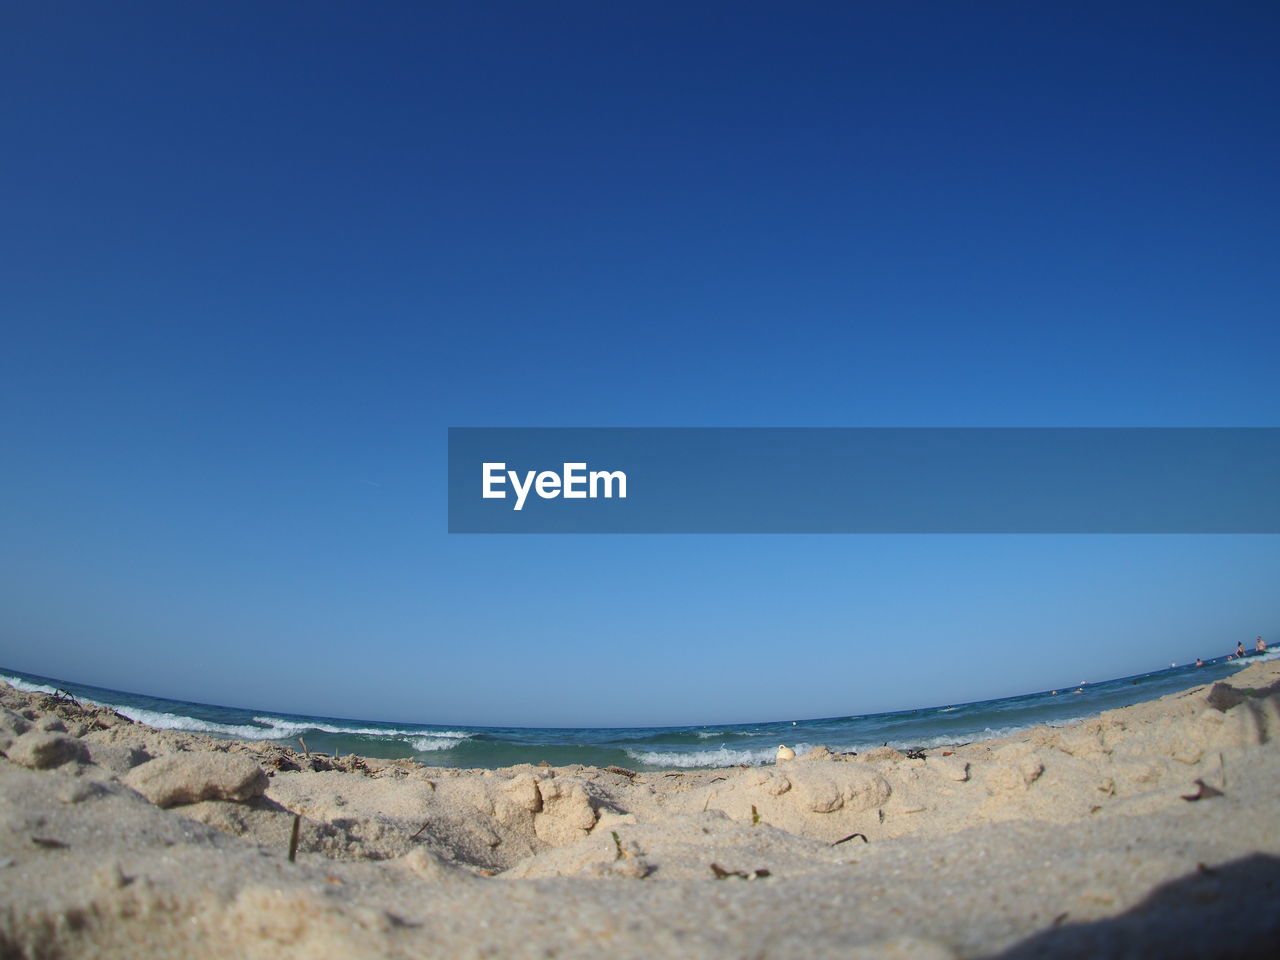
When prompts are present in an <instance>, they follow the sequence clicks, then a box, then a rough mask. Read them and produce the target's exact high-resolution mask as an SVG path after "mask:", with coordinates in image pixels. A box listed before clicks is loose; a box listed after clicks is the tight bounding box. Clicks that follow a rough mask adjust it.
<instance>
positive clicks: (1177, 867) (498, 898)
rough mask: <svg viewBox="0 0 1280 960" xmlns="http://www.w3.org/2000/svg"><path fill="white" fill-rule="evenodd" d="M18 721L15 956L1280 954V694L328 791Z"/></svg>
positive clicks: (287, 770)
mask: <svg viewBox="0 0 1280 960" xmlns="http://www.w3.org/2000/svg"><path fill="white" fill-rule="evenodd" d="M0 707H3V709H2V710H0V751H3V758H0V957H6V958H7V957H31V958H37V957H38V958H55V957H88V956H92V957H139V958H148V957H160V956H183V957H193V958H202V957H219V958H220V957H227V956H237V957H273V958H274V957H307V958H324V957H353V956H354V957H360V956H369V957H438V956H449V957H493V956H498V957H508V956H511V957H552V956H554V957H577V956H582V957H586V956H592V957H595V956H600V955H601V954H604V953H606V952H607V954H608V955H609V956H611V957H652V956H674V957H713V956H714V957H726V956H729V957H739V956H741V957H753V958H757V957H760V958H762V957H833V956H840V957H854V958H857V957H903V958H908V957H909V958H946V957H988V956H1000V957H1024V956H1025V957H1028V958H1030V957H1079V956H1090V957H1093V956H1097V957H1107V956H1115V957H1132V956H1159V957H1204V956H1215V957H1217V956H1222V957H1252V956H1258V957H1262V956H1266V957H1270V956H1272V955H1273V954H1274V944H1275V943H1276V938H1277V937H1278V936H1280V750H1277V738H1280V664H1273V663H1261V664H1257V665H1255V666H1251V667H1249V668H1247V669H1245V670H1243V671H1241V672H1240V673H1238V674H1236V675H1235V676H1234V677H1233V678H1232V679H1231V681H1230V683H1229V684H1222V683H1219V684H1215V685H1214V686H1213V687H1212V688H1210V687H1197V688H1194V689H1191V690H1188V691H1185V692H1183V693H1179V694H1174V695H1171V696H1168V697H1164V698H1162V699H1160V700H1156V701H1152V702H1149V703H1143V704H1137V705H1135V706H1132V707H1126V708H1124V709H1122V710H1115V711H1110V712H1107V713H1104V714H1100V715H1099V716H1096V717H1094V718H1091V719H1088V720H1085V721H1082V722H1078V723H1075V724H1071V725H1069V726H1065V727H1058V728H1049V727H1040V728H1036V729H1033V730H1031V731H1028V732H1026V733H1023V734H1019V735H1016V736H1013V737H1008V738H1003V739H999V740H991V741H984V742H980V743H974V744H969V745H964V746H956V747H952V748H937V749H931V750H926V751H924V752H923V754H922V755H920V756H917V757H907V756H904V755H903V754H901V753H898V752H897V751H894V750H890V749H880V750H875V751H871V752H870V753H866V754H863V755H860V756H848V755H833V754H831V753H829V752H827V751H826V750H824V749H821V748H819V749H818V750H815V751H813V752H812V753H810V754H806V755H801V756H798V757H795V758H794V759H787V760H780V761H779V762H778V763H776V764H774V765H771V766H764V767H753V768H740V767H733V768H728V769H723V770H698V771H672V772H668V773H661V772H658V773H635V772H632V771H628V770H622V769H620V768H610V769H607V770H602V769H597V768H592V767H581V766H575V767H550V766H528V765H524V766H520V767H512V768H507V769H502V770H494V771H484V770H453V769H439V768H431V767H425V766H422V765H420V764H417V763H413V762H410V761H387V760H374V759H362V758H358V757H342V758H340V759H336V760H335V759H334V758H329V757H322V756H318V755H314V754H313V755H306V754H303V753H301V752H300V751H294V750H290V749H287V748H284V747H280V746H278V745H274V744H263V743H241V742H235V741H226V740H215V739H211V738H208V737H204V736H200V735H196V734H182V733H175V732H173V731H160V730H154V729H150V728H148V727H145V726H142V725H140V724H135V723H132V722H130V721H128V720H125V719H124V718H121V717H119V716H117V715H115V714H113V713H111V712H110V711H108V710H105V709H101V708H93V707H91V706H77V705H76V704H73V703H69V702H63V701H59V700H57V699H55V698H53V697H49V696H45V695H41V694H32V693H24V692H20V691H17V690H14V689H12V688H10V687H7V686H5V685H3V684H0ZM295 824H296V825H297V840H296V856H295V859H293V860H290V858H289V850H290V845H291V838H292V836H293V832H294V828H295ZM850 837H851V839H846V838H850ZM838 841H843V842H838Z"/></svg>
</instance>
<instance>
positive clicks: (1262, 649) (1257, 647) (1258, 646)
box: [1253, 637, 1267, 653]
mask: <svg viewBox="0 0 1280 960" xmlns="http://www.w3.org/2000/svg"><path fill="white" fill-rule="evenodd" d="M1253 652H1254V653H1266V652H1267V641H1265V640H1263V639H1262V638H1261V637H1259V638H1258V642H1257V643H1255V644H1254V645H1253Z"/></svg>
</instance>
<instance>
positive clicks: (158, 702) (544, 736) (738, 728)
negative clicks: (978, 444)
mask: <svg viewBox="0 0 1280 960" xmlns="http://www.w3.org/2000/svg"><path fill="white" fill-rule="evenodd" d="M1278 655H1280V651H1275V650H1272V651H1268V653H1267V654H1266V655H1265V659H1268V660H1271V659H1275V658H1276V656H1278ZM1259 659H1263V658H1259V657H1248V658H1247V659H1245V660H1243V661H1240V660H1232V661H1227V660H1225V659H1223V658H1219V659H1217V660H1212V661H1208V662H1206V664H1205V665H1204V666H1203V667H1196V666H1194V665H1188V666H1179V667H1170V668H1167V669H1164V670H1157V671H1154V672H1152V673H1145V674H1141V675H1139V676H1134V677H1122V678H1120V679H1117V680H1106V681H1103V682H1100V683H1087V684H1083V685H1079V686H1076V687H1063V688H1061V689H1060V690H1059V691H1058V694H1057V695H1056V696H1055V695H1053V694H1052V693H1051V692H1050V691H1042V692H1040V693H1028V694H1025V695H1022V696H1017V697H1005V698H1003V699H999V700H982V701H978V702H976V703H961V704H949V705H942V706H936V707H922V708H920V709H918V710H902V711H898V712H895V713H877V714H870V715H867V716H851V717H832V718H828V719H821V720H796V721H782V722H776V723H742V724H731V725H725V726H690V727H640V728H626V729H616V728H573V729H543V728H536V727H474V726H467V727H452V726H441V725H438V724H429V723H421V724H419V723H381V722H378V721H375V720H349V719H341V718H336V717H309V716H300V715H298V714H291V713H278V712H274V711H271V710H246V709H240V708H237V707H219V706H215V705H212V704H203V703H187V702H184V701H181V700H166V699H165V698H163V697H152V696H146V695H143V694H137V693H124V692H122V691H119V690H106V689H103V688H101V687H93V686H89V685H87V684H83V683H75V682H73V681H69V680H57V679H53V678H50V677H41V676H36V675H35V674H29V673H22V672H20V671H17V670H9V669H5V668H0V680H4V681H5V682H7V683H10V684H12V685H13V686H15V687H18V688H20V689H24V690H41V691H45V692H52V691H53V690H54V689H56V688H61V689H63V690H67V691H69V692H70V693H72V694H74V695H75V696H76V697H77V698H79V699H81V700H92V701H94V702H96V703H101V704H105V705H108V706H111V707H113V708H114V709H116V710H118V711H119V712H120V713H122V714H124V715H125V716H127V717H130V718H131V719H133V720H137V721H139V722H141V723H146V724H149V725H151V726H153V727H160V728H163V729H167V730H189V731H193V732H197V733H205V734H209V735H211V736H215V737H225V738H233V739H238V740H268V741H274V742H277V743H282V744H287V745H290V746H296V745H297V738H298V737H302V738H304V739H305V740H306V743H307V747H308V748H309V749H310V750H311V751H312V752H317V753H328V754H332V753H334V752H335V751H337V752H340V753H343V754H347V753H357V754H360V755H362V756H366V757H386V758H396V757H413V758H415V759H417V760H421V761H422V762H424V763H428V764H431V765H433V766H445V767H488V768H493V767H503V766H509V765H511V764H516V763H538V762H539V761H542V760H546V761H547V762H549V763H552V764H555V765H557V766H558V765H562V764H574V763H583V764H592V765H595V766H610V765H616V766H623V767H629V768H631V769H635V770H666V769H675V768H682V767H718V766H729V765H732V764H740V763H747V764H758V763H765V762H768V761H772V759H773V755H774V751H776V750H777V748H778V744H780V743H785V744H787V745H789V746H792V747H795V749H796V750H797V751H798V752H803V751H804V750H806V749H808V748H809V747H812V746H817V745H819V744H821V745H824V746H827V747H830V748H831V749H832V750H835V751H849V750H854V751H862V750H867V749H869V748H871V747H878V746H880V745H882V744H885V743H887V744H889V745H890V746H893V747H898V748H899V749H908V748H913V747H918V748H927V747H937V746H942V745H945V744H956V743H967V742H969V741H973V740H982V739H986V738H990V737H998V736H1004V735H1006V734H1010V733H1015V732H1017V731H1019V730H1024V729H1026V728H1028V727H1032V726H1036V725H1038V724H1055V725H1058V724H1064V723H1069V722H1071V721H1072V720H1078V719H1080V718H1082V717H1087V716H1089V715H1091V714H1095V713H1098V712H1100V711H1102V710H1110V709H1113V708H1115V707H1123V706H1127V705H1129V704H1132V703H1139V702H1141V701H1144V700H1152V699H1154V698H1156V697H1161V696H1164V695H1165V694H1167V693H1174V692H1177V691H1179V690H1185V689H1187V688H1188V687H1193V686H1196V685H1198V684H1202V683H1209V682H1212V681H1214V680H1221V679H1223V678H1224V677H1228V676H1230V675H1231V674H1233V673H1235V672H1236V671H1237V670H1239V669H1240V668H1241V667H1243V666H1247V665H1248V664H1250V663H1256V662H1258V660H1259ZM1076 691H1079V692H1076Z"/></svg>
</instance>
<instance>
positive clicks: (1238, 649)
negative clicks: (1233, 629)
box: [1236, 640, 1244, 657]
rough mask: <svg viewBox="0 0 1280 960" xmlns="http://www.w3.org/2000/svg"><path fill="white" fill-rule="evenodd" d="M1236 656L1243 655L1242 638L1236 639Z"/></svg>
mask: <svg viewBox="0 0 1280 960" xmlns="http://www.w3.org/2000/svg"><path fill="white" fill-rule="evenodd" d="M1236 656H1237V657H1243V656H1244V641H1243V640H1237V641H1236Z"/></svg>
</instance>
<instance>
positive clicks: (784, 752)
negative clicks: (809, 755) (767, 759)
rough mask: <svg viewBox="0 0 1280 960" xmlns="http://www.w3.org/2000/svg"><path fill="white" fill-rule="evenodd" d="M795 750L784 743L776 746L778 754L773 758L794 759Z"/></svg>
mask: <svg viewBox="0 0 1280 960" xmlns="http://www.w3.org/2000/svg"><path fill="white" fill-rule="evenodd" d="M795 758H796V752H795V751H794V750H792V749H791V748H790V747H788V746H787V745H786V744H785V743H784V744H782V745H781V746H779V747H778V755H777V756H776V757H775V758H774V759H775V760H794V759H795Z"/></svg>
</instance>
